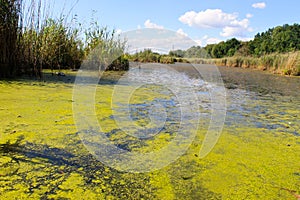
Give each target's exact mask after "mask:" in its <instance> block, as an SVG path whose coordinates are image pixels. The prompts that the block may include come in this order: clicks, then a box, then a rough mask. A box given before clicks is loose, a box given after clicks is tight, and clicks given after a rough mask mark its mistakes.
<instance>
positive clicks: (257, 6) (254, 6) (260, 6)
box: [252, 2, 267, 9]
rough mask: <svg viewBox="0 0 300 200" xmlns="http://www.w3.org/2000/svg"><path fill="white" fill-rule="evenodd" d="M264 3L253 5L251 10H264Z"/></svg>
mask: <svg viewBox="0 0 300 200" xmlns="http://www.w3.org/2000/svg"><path fill="white" fill-rule="evenodd" d="M266 6H267V5H266V3H265V2H260V3H254V4H252V7H253V8H259V9H264V8H265V7H266Z"/></svg>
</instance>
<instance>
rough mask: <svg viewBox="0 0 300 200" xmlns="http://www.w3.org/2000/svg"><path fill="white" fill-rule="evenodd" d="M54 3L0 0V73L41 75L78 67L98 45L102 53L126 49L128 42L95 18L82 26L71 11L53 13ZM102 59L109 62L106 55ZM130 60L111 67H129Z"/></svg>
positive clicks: (40, 76) (2, 75)
mask: <svg viewBox="0 0 300 200" xmlns="http://www.w3.org/2000/svg"><path fill="white" fill-rule="evenodd" d="M26 3H27V4H26ZM51 6H52V5H51V4H50V3H49V1H47V0H31V1H23V0H0V77H13V76H14V75H16V74H24V73H27V74H30V75H33V76H36V77H39V78H42V70H43V68H48V69H51V70H54V69H58V70H60V69H65V68H73V69H74V68H78V67H79V66H80V65H81V63H82V61H83V60H84V59H85V58H87V57H88V54H89V53H91V52H92V51H94V53H95V51H96V50H95V47H96V46H99V45H100V46H101V48H102V50H101V52H100V51H98V53H99V56H100V55H107V54H108V53H111V51H112V50H113V51H115V52H118V55H121V54H122V53H123V52H124V50H125V45H126V44H125V43H124V42H122V41H121V40H120V39H119V38H118V37H117V36H116V34H115V32H114V31H109V30H108V29H107V28H105V27H100V26H98V25H97V22H96V21H92V23H91V24H92V26H90V27H89V28H87V29H86V30H83V28H82V26H81V24H80V23H79V22H77V20H76V18H74V17H73V18H72V17H70V16H69V13H71V11H69V12H68V13H67V14H64V13H61V14H60V16H59V17H53V16H51ZM71 9H72V8H71ZM62 12H63V11H62ZM95 24H96V25H95ZM84 35H85V37H84ZM84 38H86V39H85V40H84ZM107 49H109V50H107ZM97 50H99V47H98V49H97ZM106 50H107V51H110V52H104V51H106ZM99 59H100V57H99ZM100 62H104V65H107V63H106V62H107V60H105V59H103V58H102V59H100ZM120 63H121V64H122V66H121V67H120V68H118V65H119V64H120ZM127 63H128V62H126V61H125V60H124V58H122V59H121V58H120V59H119V60H117V61H115V62H114V66H113V67H111V68H110V69H117V70H119V69H127V66H124V65H127Z"/></svg>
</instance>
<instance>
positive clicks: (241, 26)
mask: <svg viewBox="0 0 300 200" xmlns="http://www.w3.org/2000/svg"><path fill="white" fill-rule="evenodd" d="M251 31H252V28H250V27H249V20H248V19H243V20H241V21H237V20H235V21H232V22H231V23H230V25H228V26H225V27H224V28H223V31H222V32H221V33H220V35H221V36H223V37H232V36H245V33H246V32H251Z"/></svg>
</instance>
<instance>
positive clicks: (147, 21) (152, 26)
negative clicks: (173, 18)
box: [144, 19, 164, 29]
mask: <svg viewBox="0 0 300 200" xmlns="http://www.w3.org/2000/svg"><path fill="white" fill-rule="evenodd" d="M144 25H145V28H155V29H164V27H163V26H160V25H157V24H155V23H152V22H151V21H150V19H148V20H146V21H145V23H144Z"/></svg>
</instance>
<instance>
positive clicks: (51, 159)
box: [0, 64, 300, 199]
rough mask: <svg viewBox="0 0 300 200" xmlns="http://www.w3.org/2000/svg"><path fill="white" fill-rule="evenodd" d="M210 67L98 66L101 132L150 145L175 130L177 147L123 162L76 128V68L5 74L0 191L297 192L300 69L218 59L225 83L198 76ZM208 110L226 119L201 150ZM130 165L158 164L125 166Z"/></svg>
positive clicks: (120, 141)
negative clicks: (291, 72)
mask: <svg viewBox="0 0 300 200" xmlns="http://www.w3.org/2000/svg"><path fill="white" fill-rule="evenodd" d="M195 68H196V69H199V68H200V71H201V70H202V73H200V74H199V73H198V71H199V70H195ZM209 70H210V69H209V68H208V66H202V65H199V66H190V65H188V64H185V65H183V64H176V65H170V66H161V65H152V64H145V65H141V66H140V67H139V66H138V65H137V64H133V65H132V70H131V71H130V72H129V73H127V74H124V73H120V72H107V73H106V74H104V76H103V77H102V79H101V80H102V81H100V84H97V86H96V90H95V91H96V92H95V99H96V100H95V105H93V107H94V108H95V111H96V112H95V113H96V114H95V115H96V116H97V120H98V123H99V126H101V132H102V133H104V134H105V135H106V136H107V138H108V139H109V141H110V142H112V143H113V144H114V145H115V146H116V147H118V148H120V149H122V150H124V151H127V152H133V153H136V154H139V155H147V153H149V152H153V151H157V152H159V151H160V150H162V149H164V147H166V146H168V145H170V144H172V141H174V140H175V141H176V138H177V137H178V136H179V140H178V141H176V142H177V143H175V144H176V145H177V146H176V147H177V148H179V149H181V150H182V151H180V152H176V153H174V150H175V148H173V147H172V148H170V149H169V150H167V151H164V153H165V154H163V155H162V156H157V157H149V158H152V159H154V160H151V159H150V161H148V162H144V161H143V160H142V161H141V160H134V159H133V160H132V163H131V164H127V167H125V168H123V169H125V171H122V166H121V165H116V168H118V169H119V170H116V169H115V168H114V167H113V166H114V165H113V164H114V163H108V165H107V164H106V165H105V164H103V162H100V161H103V160H102V159H103V158H101V157H100V158H99V155H97V152H93V148H89V147H90V146H92V145H94V147H95V146H96V147H99V145H102V144H101V142H102V141H97V138H96V139H95V138H93V137H92V139H93V140H91V139H90V138H88V137H85V136H86V135H84V134H83V135H82V133H81V132H80V131H78V130H77V128H78V127H76V125H78V124H76V120H74V116H73V114H74V104H76V103H77V101H78V99H76V98H74V91H73V89H74V88H73V87H74V84H73V83H74V80H75V75H76V74H73V73H66V74H67V76H66V77H60V80H53V77H51V76H47V75H45V81H46V82H34V81H30V80H16V81H1V82H0V88H1V90H0V93H1V103H0V117H1V120H2V122H1V125H0V128H1V129H0V131H1V135H0V154H1V157H0V197H1V199H295V196H296V195H297V194H299V193H300V162H299V160H300V95H299V89H300V79H299V78H292V77H280V76H276V75H270V74H266V73H263V72H257V71H250V70H246V69H244V70H240V69H235V68H230V69H229V68H219V71H220V75H221V76H222V79H223V80H224V85H222V84H221V83H220V82H218V81H217V82H210V81H207V78H206V77H203V76H204V75H207V74H211V73H209V72H208V71H209ZM215 75H216V74H215ZM120 77H121V79H119V78H120ZM216 77H217V76H216ZM214 80H219V79H214ZM223 86H225V88H224V87H223ZM87 87H90V86H87ZM212 95H214V96H212ZM223 98H225V99H223ZM79 100H80V99H79ZM213 100H216V101H213ZM224 100H226V104H223V102H224ZM217 103H219V104H218V105H221V106H219V107H218V106H216V105H217ZM72 106H73V108H72ZM224 106H225V107H224ZM214 112H217V113H218V114H220V115H221V117H220V119H223V121H222V120H219V118H218V120H216V121H217V122H224V126H223V127H222V132H221V134H220V135H218V137H212V140H216V142H217V143H216V145H215V146H214V148H213V149H212V150H211V151H210V153H209V154H208V155H207V156H206V157H204V158H201V156H200V153H199V152H200V150H201V147H202V146H203V143H205V141H206V139H205V136H206V135H207V130H208V129H209V127H210V122H211V120H212V116H213V113H214ZM83 113H84V112H83ZM224 113H225V114H226V115H224V118H223V117H222V114H224ZM182 127H184V128H182ZM218 130H220V129H218ZM181 133H182V134H181ZM91 141H92V142H91ZM182 141H185V142H182ZM213 144H214V143H213ZM170 146H172V145H170ZM91 152H93V153H94V154H96V156H94V155H92V154H91ZM172 153H173V154H172ZM105 155H106V154H105ZM128 158H131V157H128ZM140 158H141V159H142V157H140ZM155 158H156V159H155ZM121 159H122V158H121ZM169 161H170V162H169ZM149 162H152V165H149V166H150V168H149V166H148V164H149ZM109 164H112V165H113V166H110V165H109ZM122 164H124V163H122ZM159 164H161V165H159ZM120 166H121V167H120ZM132 166H137V167H136V168H134V169H135V170H137V171H136V172H138V171H139V170H141V169H155V170H154V171H152V170H145V171H146V172H143V173H129V172H126V169H127V170H128V169H132ZM157 166H159V167H157ZM151 167H152V168H151ZM156 167H157V168H156ZM161 167H162V168H161ZM141 171H142V170H141Z"/></svg>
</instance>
